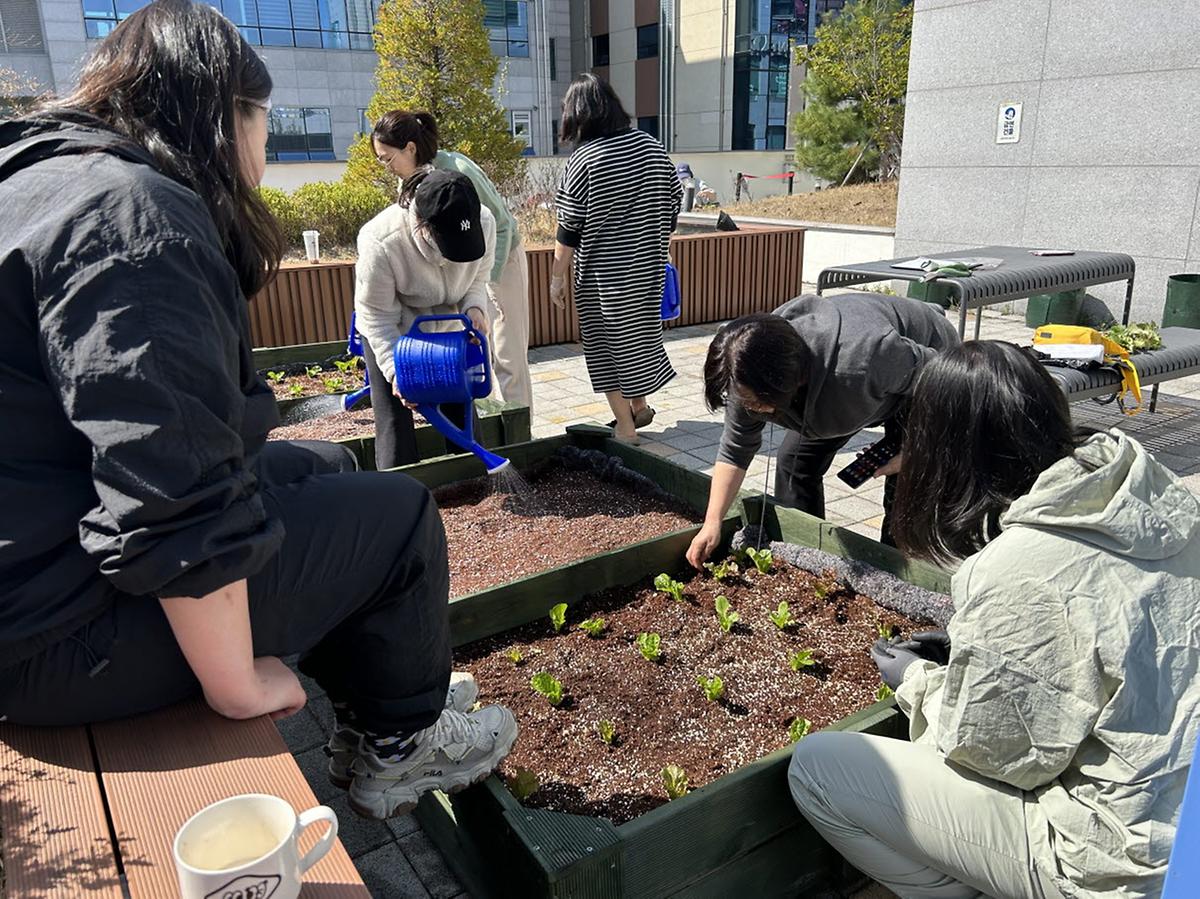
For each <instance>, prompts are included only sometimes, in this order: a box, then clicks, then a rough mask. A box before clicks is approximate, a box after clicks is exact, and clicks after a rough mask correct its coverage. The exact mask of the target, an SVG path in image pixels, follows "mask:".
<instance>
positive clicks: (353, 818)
mask: <svg viewBox="0 0 1200 899" xmlns="http://www.w3.org/2000/svg"><path fill="white" fill-rule="evenodd" d="M314 792H315V791H314ZM325 804H326V805H327V806H329V807H330V808H331V809H333V810H334V811H335V812H337V817H338V838H339V839H340V840H341V841H342V845H343V846H345V847H346V851H347V852H348V853H350V858H352V859H355V864H356V865H358V861H357V859H358V857H359V856H360V855H366V854H367V853H369V852H371V851H372V850H374V849H378V848H379V847H380V846H383V845H385V844H388V843H391V842H393V840H394V839H395V838H394V837H393V836H392V832H391V831H390V830H389V829H388V826H387V824H385V823H384V822H383V821H375V820H374V819H372V818H364V817H362V816H361V815H359V814H358V813H357V812H355V811H353V810H352V809H351V808H350V801H349V800H348V799H347V798H346V794H345V793H340V795H337V796H333V797H331V798H330V799H329V800H328V801H327V802H325ZM359 871H360V872H361V871H362V868H361V866H360V867H359ZM392 895H395V894H392Z"/></svg>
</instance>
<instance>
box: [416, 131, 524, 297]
mask: <svg viewBox="0 0 1200 899" xmlns="http://www.w3.org/2000/svg"><path fill="white" fill-rule="evenodd" d="M433 167H434V168H435V169H443V170H445V171H448V172H458V173H459V174H462V175H466V176H467V177H468V178H470V179H471V183H472V184H474V185H475V192H476V193H478V194H479V202H480V203H482V204H483V205H484V206H486V207H487V208H488V209H490V210H491V212H492V216H493V217H494V218H495V219H496V261H495V262H494V263H493V265H492V277H491V281H492V283H495V282H497V281H499V280H500V273H501V272H503V271H504V266H505V265H507V264H508V254H509V252H510V251H511V250H512V248H513V246H514V245H515V244H516V242H517V239H518V236H519V232H518V231H517V220H516V219H515V218H513V214H512V213H511V212H509V211H508V204H507V203H505V202H504V198H503V197H502V196H500V192H499V191H498V190H496V185H494V184H493V183H492V180H491V179H490V178H489V177H488V176H487V175H485V174H484V173H483V169H481V168H480V167H479V166H477V165H476V164H475V163H474V162H472V161H471V160H470V159H468V158H467V157H466V156H463V155H462V154H461V153H451V152H449V151H447V150H438V152H437V155H436V156H434V157H433Z"/></svg>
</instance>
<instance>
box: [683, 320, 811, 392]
mask: <svg viewBox="0 0 1200 899" xmlns="http://www.w3.org/2000/svg"><path fill="white" fill-rule="evenodd" d="M808 360H809V352H808V347H806V346H805V345H804V341H803V340H801V339H800V335H799V334H797V333H796V329H795V328H793V327H792V326H791V324H790V323H789V322H788V321H787V320H786V319H782V318H780V317H779V316H778V315H771V314H770V313H766V312H757V313H755V314H753V315H745V316H743V317H741V318H739V319H735V320H734V321H731V322H730V323H729V324H727V325H726V326H725V327H723V328H722V329H721V330H720V331H718V332H717V336H716V337H714V338H713V341H712V343H710V344H709V345H708V356H707V357H706V358H705V360H704V401H705V402H706V403H707V404H708V408H709V409H710V410H712V411H714V412H715V411H716V410H717V409H720V408H721V407H722V406H724V405H725V403H726V400H727V398H728V395H729V393H730V391H740V392H743V393H744V392H747V391H748V392H750V393H751V394H753V395H754V397H755V398H756V399H758V400H761V401H762V402H763V403H767V404H770V405H772V406H774V407H776V408H780V407H786V406H787V405H788V404H789V403H791V401H792V398H793V397H794V396H795V394H796V389H797V388H798V387H800V386H802V385H803V383H804V382H805V380H806V377H807V365H808Z"/></svg>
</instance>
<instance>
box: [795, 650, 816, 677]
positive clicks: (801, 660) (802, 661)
mask: <svg viewBox="0 0 1200 899" xmlns="http://www.w3.org/2000/svg"><path fill="white" fill-rule="evenodd" d="M815 664H817V660H816V659H814V658H813V651H812V650H811V649H800V650H797V651H796V652H793V653H792V655H791V658H789V659H788V667H789V668H791V669H792V670H793V671H795V672H797V673H799V672H800V670H801V669H802V668H811V667H812V666H813V665H815Z"/></svg>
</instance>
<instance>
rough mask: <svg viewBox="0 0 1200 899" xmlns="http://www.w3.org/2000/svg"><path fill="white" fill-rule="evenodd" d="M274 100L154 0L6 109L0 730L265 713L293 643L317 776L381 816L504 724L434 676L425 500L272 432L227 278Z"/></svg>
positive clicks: (474, 774)
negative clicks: (330, 723)
mask: <svg viewBox="0 0 1200 899" xmlns="http://www.w3.org/2000/svg"><path fill="white" fill-rule="evenodd" d="M270 92H271V79H270V76H269V75H268V73H267V69H266V66H265V65H264V64H263V62H262V60H261V59H260V58H259V57H258V56H257V55H256V54H255V52H254V51H253V50H252V49H251V47H250V46H249V45H248V44H247V43H246V41H245V40H243V39H242V37H241V35H240V34H239V33H238V30H237V28H236V27H235V26H234V25H233V24H232V23H230V22H229V21H228V20H227V19H225V18H223V17H222V16H221V15H220V13H218V12H217V11H215V10H214V9H213V8H212V7H211V6H209V5H207V4H204V3H193V2H191V0H156V2H154V3H151V4H150V5H149V6H146V7H144V8H142V9H141V10H139V11H138V12H136V13H134V14H133V15H132V16H130V17H129V18H128V19H126V20H125V21H124V22H123V23H122V24H121V25H119V26H118V27H117V28H116V29H115V30H114V31H113V33H112V34H111V35H109V37H108V38H106V39H105V40H104V41H103V42H102V43H101V44H100V45H99V46H98V47H97V48H96V50H95V53H94V54H93V56H92V58H91V59H90V61H89V62H88V63H87V64H86V66H85V67H84V69H83V72H82V73H81V75H80V79H79V86H78V88H77V89H76V90H75V91H74V92H73V93H72V94H70V95H69V96H67V97H65V98H63V99H62V100H59V101H55V102H51V103H49V104H47V105H44V106H43V107H41V108H40V109H39V110H37V111H36V112H35V113H33V114H32V115H30V116H29V117H27V118H23V119H16V120H9V121H6V122H4V123H3V124H0V269H2V270H3V273H4V274H3V278H2V279H0V284H2V285H3V286H2V287H0V290H3V292H4V301H3V302H2V303H0V360H3V362H2V363H0V397H3V403H4V425H5V426H4V427H3V428H2V429H0V496H2V497H3V502H0V720H4V719H7V720H9V721H11V722H14V723H18V724H27V725H69V724H81V723H86V722H92V721H101V720H105V719H109V718H114V717H119V716H124V715H130V714H135V713H138V712H145V711H149V710H152V709H156V708H159V707H161V706H165V705H168V704H170V703H174V702H178V701H179V700H182V699H186V698H188V697H192V696H203V697H204V699H205V700H206V701H207V703H208V704H209V705H210V706H211V707H212V708H213V709H214V710H216V711H217V712H219V713H220V714H222V715H226V716H228V717H231V718H250V717H255V716H259V715H271V716H273V717H281V716H284V715H288V714H291V713H292V712H295V711H297V710H298V709H300V708H301V707H302V706H303V705H304V703H305V698H306V697H305V692H304V689H303V687H302V686H301V684H300V681H299V680H298V678H297V676H296V675H295V674H294V673H293V672H292V670H291V669H289V668H288V667H287V666H286V665H284V663H283V662H281V661H280V657H281V656H287V655H292V654H297V653H298V654H299V656H300V661H299V667H300V670H301V671H303V672H305V673H306V674H308V675H309V676H311V677H312V678H313V679H314V680H315V681H316V682H317V683H318V684H319V685H320V686H321V687H322V688H323V689H324V690H325V692H326V693H327V694H328V695H329V697H330V699H331V701H332V702H333V705H334V708H335V710H336V714H337V719H336V729H335V731H336V732H335V734H334V736H333V738H332V739H331V741H330V746H329V749H330V754H331V756H332V760H331V763H330V776H331V778H332V779H333V780H334V781H335V782H336V783H338V784H339V785H341V786H343V787H348V789H349V793H350V804H351V806H352V807H353V808H355V809H356V810H358V811H359V812H361V813H363V814H366V815H370V816H373V817H386V816H388V815H392V814H398V813H401V812H404V811H406V810H408V809H409V808H411V807H412V806H413V805H414V804H415V803H416V801H417V797H418V795H419V794H420V793H422V792H424V791H426V790H429V789H437V788H442V789H454V788H456V787H459V786H463V785H466V784H467V783H470V782H472V781H474V780H477V779H479V778H482V777H484V776H485V775H486V774H487V773H488V772H489V771H490V770H491V769H492V768H493V767H495V765H496V764H498V763H499V761H500V760H501V759H502V758H503V757H504V755H505V754H506V753H507V752H508V750H509V748H510V747H511V745H512V742H513V740H514V739H515V737H516V725H515V723H514V721H513V718H512V715H511V714H510V713H509V712H507V711H506V710H504V709H502V708H499V707H495V706H493V707H490V708H484V709H481V710H479V711H477V712H473V713H469V714H467V713H466V710H467V709H469V708H471V707H472V705H473V704H474V700H475V692H476V690H475V687H474V683H473V681H471V680H470V678H469V677H460V678H458V679H456V680H455V682H454V684H453V686H452V685H451V677H450V639H449V625H448V619H447V593H448V581H449V577H448V572H447V563H446V540H445V534H444V532H443V529H442V524H441V520H440V518H439V516H438V513H437V509H436V507H435V505H434V502H433V500H432V498H431V497H430V495H429V493H428V492H427V491H426V490H425V489H424V488H423V487H422V486H420V485H419V484H417V483H416V482H415V481H412V480H410V479H408V478H405V477H403V476H399V475H385V474H374V473H358V472H355V471H354V468H355V466H354V463H353V459H352V457H351V456H350V455H349V454H348V453H346V452H345V451H344V450H342V449H340V448H338V447H336V446H334V445H332V444H306V445H299V444H289V443H283V442H267V441H266V435H267V433H268V432H269V431H270V430H271V428H273V427H274V426H275V425H276V424H278V421H279V417H278V413H277V410H276V406H275V400H274V397H273V396H272V394H271V391H270V389H269V388H268V387H267V385H266V384H265V383H264V382H263V381H262V379H261V378H260V377H259V376H258V375H257V374H256V372H255V370H254V361H253V357H252V355H251V342H250V335H249V319H248V314H247V298H248V297H251V296H253V295H254V294H256V293H257V292H258V291H259V290H260V289H261V288H262V287H263V286H264V284H266V283H267V282H268V281H269V280H270V278H271V276H272V275H273V273H274V270H275V268H276V267H277V265H278V261H279V257H280V252H281V248H282V247H281V240H280V237H279V232H278V229H277V226H276V224H275V222H274V220H273V219H272V218H271V215H270V214H269V213H268V211H267V209H266V207H265V206H264V205H263V202H262V200H261V199H259V197H258V195H257V193H256V191H255V187H256V186H257V184H258V182H259V180H260V179H261V178H262V175H263V172H264V169H265V165H266V153H265V150H266V142H267V131H268V127H267V111H268V110H269V108H270V101H269V96H270ZM451 745H452V746H453V757H449V756H447V755H446V754H445V752H444V750H445V748H446V747H448V746H451ZM430 770H435V771H437V772H438V773H437V775H436V776H432V777H429V776H422V775H425V774H427V772H429V771H430Z"/></svg>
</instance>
